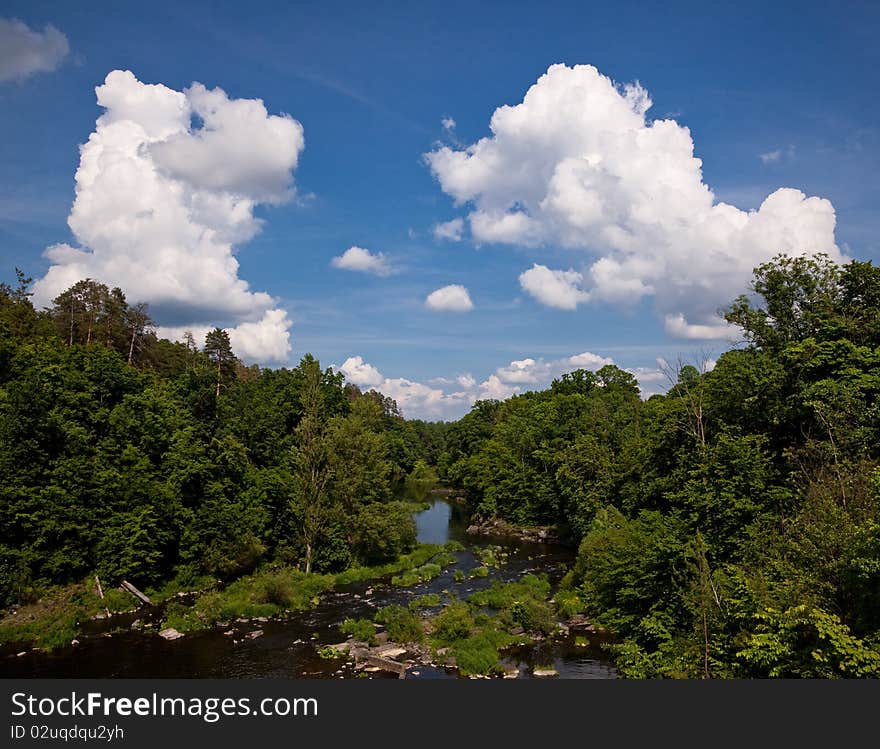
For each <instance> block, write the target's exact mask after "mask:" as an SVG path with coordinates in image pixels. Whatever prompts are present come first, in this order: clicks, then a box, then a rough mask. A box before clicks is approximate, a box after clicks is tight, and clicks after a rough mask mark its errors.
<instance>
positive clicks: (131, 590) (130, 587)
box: [119, 580, 153, 604]
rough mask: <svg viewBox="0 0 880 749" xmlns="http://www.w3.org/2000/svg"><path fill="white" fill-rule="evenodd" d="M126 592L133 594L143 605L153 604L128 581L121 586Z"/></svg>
mask: <svg viewBox="0 0 880 749" xmlns="http://www.w3.org/2000/svg"><path fill="white" fill-rule="evenodd" d="M119 587H120V588H122V589H123V590H125V591H128V592H129V593H131V594H132V595H133V596H134V597H135V598H138V599H140V600H141V601H142V602H143V603H147V604H152V603H153V602H152V601H151V600H150V599H149V598H147V597H146V596H145V595H144V594H143V593H141V592H140V591H139V590H138V589H137V588H135V587H134V585H132V584H131V583H130V582H128V580H123V581H122V584H121V585H120V586H119Z"/></svg>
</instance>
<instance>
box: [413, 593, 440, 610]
mask: <svg viewBox="0 0 880 749" xmlns="http://www.w3.org/2000/svg"><path fill="white" fill-rule="evenodd" d="M439 605H440V594H439V593H425V594H424V595H421V596H418V597H416V598H413V600H412V601H410V602H409V607H410V609H412V610H413V611H416V610H418V609H424V608H431V607H432V606H439Z"/></svg>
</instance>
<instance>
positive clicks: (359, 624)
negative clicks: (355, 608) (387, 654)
mask: <svg viewBox="0 0 880 749" xmlns="http://www.w3.org/2000/svg"><path fill="white" fill-rule="evenodd" d="M339 629H341V630H342V633H343V634H346V635H348V636H349V637H351V638H352V639H354V640H356V641H357V642H365V643H367V645H375V644H376V642H377V640H376V628H375V627H374V626H373V622H371V621H370V620H369V619H351V618H348V619H346V620H345V621H344V622H342V625H341V626H340V627H339Z"/></svg>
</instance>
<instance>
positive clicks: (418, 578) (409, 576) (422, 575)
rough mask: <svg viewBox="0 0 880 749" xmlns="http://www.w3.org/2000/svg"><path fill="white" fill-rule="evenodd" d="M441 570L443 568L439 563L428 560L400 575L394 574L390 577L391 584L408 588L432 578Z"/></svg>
mask: <svg viewBox="0 0 880 749" xmlns="http://www.w3.org/2000/svg"><path fill="white" fill-rule="evenodd" d="M441 572H443V568H442V567H441V566H440V565H439V564H436V563H434V562H428V563H427V564H423V565H422V566H421V567H416V568H415V569H413V570H407V571H406V572H404V573H403V574H402V575H395V576H394V577H392V578H391V584H392V585H397V586H399V587H402V588H409V587H411V586H413V585H418V584H419V583H423V582H426V581H428V580H433V579H434V578H435V577H437V576H438V575H439V574H440V573H441Z"/></svg>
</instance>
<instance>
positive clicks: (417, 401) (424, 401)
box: [334, 351, 614, 420]
mask: <svg viewBox="0 0 880 749" xmlns="http://www.w3.org/2000/svg"><path fill="white" fill-rule="evenodd" d="M613 363H614V361H613V360H612V359H610V358H608V357H604V356H599V355H598V354H594V353H592V352H590V351H585V352H583V353H581V354H575V355H574V356H567V357H564V358H561V359H551V360H545V359H543V358H537V359H535V358H525V359H518V360H515V361H511V362H509V363H508V364H506V365H504V366H501V367H498V368H497V369H496V370H495V371H494V372H492V373H491V374H489V375H488V376H487V377H486V378H485V379H484V380H482V381H479V380H477V378H475V377H474V376H473V375H471V374H470V373H464V374H460V375H458V376H457V377H455V378H454V379H448V378H444V377H435V378H433V379H431V380H429V381H428V382H427V383H423V382H417V381H415V380H409V379H406V378H404V377H394V378H389V377H385V376H384V375H383V374H382V373H381V372H380V371H379V370H378V369H377V368H376V367H374V366H373V365H372V364H368V363H367V362H365V361H364V359H363V357H361V356H351V357H349V358H348V359H346V360H345V362H344V363H343V364H342V365H341V366H338V367H337V366H334V369H336V370H338V371H340V372H342V373H343V374H344V375H345V377H346V379H347V380H348V381H349V382H352V383H354V384H355V385H357V386H358V387H360V388H362V389H364V390H367V389H375V390H378V391H379V392H381V393H383V394H384V395H386V396H388V397H390V398H394V400H395V401H397V405H398V406H399V407H400V410H401V411H402V412H403V413H404V415H406V416H407V417H409V418H420V419H447V420H448V419H457V418H459V417H461V416H462V415H463V414H465V413H466V412H467V411H468V410H469V409H470V407H471V406H473V404H474V403H476V401H478V400H490V399H491V400H504V399H505V398H509V397H510V396H512V395H516V394H517V393H522V392H525V391H527V390H541V389H544V388H547V387H549V386H550V383H551V382H552V381H553V380H554V379H556V378H557V377H560V376H561V375H562V374H564V373H566V372H572V371H574V370H575V369H589V370H592V371H596V370H598V369H601V368H602V367H604V366H605V365H606V364H613Z"/></svg>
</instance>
